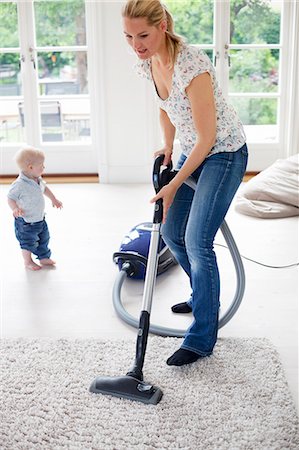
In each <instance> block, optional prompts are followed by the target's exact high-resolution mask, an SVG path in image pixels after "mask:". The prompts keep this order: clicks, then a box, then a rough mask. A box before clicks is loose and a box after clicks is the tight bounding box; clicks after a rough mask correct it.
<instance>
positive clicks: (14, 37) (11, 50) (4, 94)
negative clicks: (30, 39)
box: [0, 2, 24, 145]
mask: <svg viewBox="0 0 299 450" xmlns="http://www.w3.org/2000/svg"><path fill="white" fill-rule="evenodd" d="M0 35H1V44H0V45H1V48H0V145H3V144H4V143H8V142H16V143H19V142H21V140H22V127H21V121H20V117H19V112H18V104H19V102H23V101H24V98H23V82H22V77H21V64H22V59H23V58H24V57H23V55H21V49H20V40H19V32H18V11H17V4H16V3H15V2H3V3H1V4H0Z"/></svg>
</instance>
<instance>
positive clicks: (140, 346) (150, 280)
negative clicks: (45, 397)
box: [89, 155, 172, 405]
mask: <svg viewBox="0 0 299 450" xmlns="http://www.w3.org/2000/svg"><path fill="white" fill-rule="evenodd" d="M163 160H164V155H159V156H158V157H157V158H156V159H155V162H154V168H153V185H154V188H155V191H156V193H158V192H159V191H160V189H161V188H162V187H163V186H165V185H166V184H167V183H168V182H169V180H170V177H171V169H172V164H169V165H168V166H166V167H165V166H162V163H163ZM163 167H164V168H163ZM162 217H163V202H162V199H159V200H158V201H157V202H156V203H155V207H154V216H153V224H152V226H151V230H150V243H149V250H148V255H147V256H145V255H138V254H137V253H136V252H135V253H133V255H132V253H131V254H130V252H129V251H128V252H127V253H128V254H127V255H125V258H127V260H125V261H122V259H123V260H124V255H123V252H120V255H118V256H117V255H115V258H118V259H119V263H120V264H122V270H123V271H125V272H126V273H128V274H129V275H130V273H131V274H132V275H133V274H134V273H136V274H137V275H136V276H139V277H140V276H142V273H141V272H142V270H144V269H145V267H146V270H145V282H144V291H143V300H142V310H141V313H140V318H139V324H138V333H137V340H136V354H135V361H134V363H133V366H132V368H131V369H130V370H129V372H127V374H126V375H124V376H120V377H97V378H95V380H94V381H93V382H92V384H91V386H90V389H89V390H90V392H93V393H96V394H104V395H112V396H114V397H120V398H125V399H129V400H136V401H140V402H142V403H146V404H153V405H156V404H158V403H159V401H160V400H161V398H162V396H163V392H162V390H161V389H160V388H159V387H157V386H154V385H152V384H150V383H147V382H145V381H144V380H143V364H144V357H145V352H146V346H147V339H148V333H149V329H150V313H151V306H152V297H153V291H154V285H155V280H156V275H157V269H158V257H159V253H161V237H160V227H161V222H162ZM159 246H160V252H159ZM162 247H163V244H162ZM160 256H161V255H160ZM166 259H167V258H166ZM167 265H168V263H166V264H165V266H164V268H165V267H166V266H167ZM136 266H137V271H136ZM140 269H141V270H140Z"/></svg>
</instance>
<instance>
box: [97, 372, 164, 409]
mask: <svg viewBox="0 0 299 450" xmlns="http://www.w3.org/2000/svg"><path fill="white" fill-rule="evenodd" d="M89 390H90V392H93V393H95V394H106V395H112V396H113V397H119V398H126V399H128V400H135V401H138V402H142V403H146V404H151V405H157V403H159V401H160V400H161V398H162V396H163V392H162V391H161V389H160V388H158V387H157V386H153V385H152V384H148V383H145V382H144V381H140V380H138V378H134V377H131V376H128V375H125V376H122V377H97V378H95V379H94V381H93V382H92V384H91V386H90V388H89Z"/></svg>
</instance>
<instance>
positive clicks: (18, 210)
mask: <svg viewBox="0 0 299 450" xmlns="http://www.w3.org/2000/svg"><path fill="white" fill-rule="evenodd" d="M12 213H13V216H14V217H15V218H17V217H21V216H23V215H24V211H23V210H22V208H18V207H17V208H15V209H14V210H13V212H12Z"/></svg>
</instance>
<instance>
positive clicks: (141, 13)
mask: <svg viewBox="0 0 299 450" xmlns="http://www.w3.org/2000/svg"><path fill="white" fill-rule="evenodd" d="M122 16H123V17H128V18H129V19H137V18H139V17H144V18H145V19H146V20H147V23H148V25H150V26H155V27H158V26H159V25H160V23H161V22H162V20H166V21H167V30H166V33H165V35H166V46H167V50H168V53H169V58H170V67H173V65H174V63H175V61H176V58H177V55H178V53H179V50H180V47H181V45H182V43H183V38H182V37H181V36H179V35H178V34H176V33H175V31H174V22H173V18H172V16H171V14H170V12H169V11H168V9H167V8H166V6H165V5H163V4H162V3H161V2H160V0H128V1H127V3H126V4H125V6H124V7H123V10H122Z"/></svg>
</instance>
